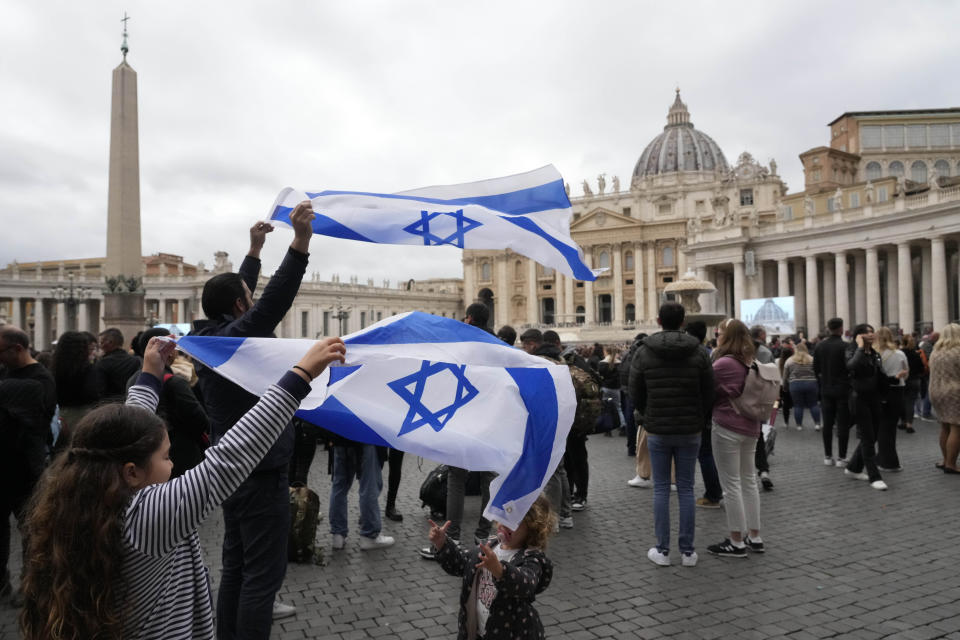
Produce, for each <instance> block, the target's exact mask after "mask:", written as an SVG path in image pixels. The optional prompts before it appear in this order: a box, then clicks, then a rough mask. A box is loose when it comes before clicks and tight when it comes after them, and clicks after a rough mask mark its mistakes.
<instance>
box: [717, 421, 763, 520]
mask: <svg viewBox="0 0 960 640" xmlns="http://www.w3.org/2000/svg"><path fill="white" fill-rule="evenodd" d="M711 435H712V437H713V443H712V444H713V454H714V457H715V459H716V461H717V471H718V472H719V473H720V486H722V487H723V501H724V504H726V509H727V528H728V529H729V530H730V531H731V532H734V531H740V532H745V531H747V530H749V529H755V530H757V531H759V530H760V491H759V490H758V489H757V474H756V473H755V472H754V468H755V465H754V460H753V457H754V454H755V452H756V447H757V439H756V438H754V437H752V436H745V435H742V434H739V433H736V432H735V431H730V430H729V429H726V428H724V427H722V426H720V425H719V424H717V423H716V422H714V423H713V433H712V434H711Z"/></svg>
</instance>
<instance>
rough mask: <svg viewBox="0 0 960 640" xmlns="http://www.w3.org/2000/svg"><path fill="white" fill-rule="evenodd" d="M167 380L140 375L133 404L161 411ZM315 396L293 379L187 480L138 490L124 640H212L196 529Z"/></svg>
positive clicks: (124, 598) (129, 543)
mask: <svg viewBox="0 0 960 640" xmlns="http://www.w3.org/2000/svg"><path fill="white" fill-rule="evenodd" d="M159 390H160V381H159V380H157V379H156V378H154V377H153V376H151V375H150V374H141V375H140V378H139V380H137V384H136V385H135V386H133V387H131V388H130V391H129V393H128V396H127V404H129V405H134V406H138V407H142V408H144V409H147V410H149V411H155V410H156V407H157V402H158V401H159V395H158V393H159ZM309 391H310V386H309V385H308V384H307V383H306V382H305V381H304V380H303V379H302V378H300V377H299V376H297V375H296V374H294V373H292V372H288V373H287V374H286V375H284V377H283V379H281V380H280V382H279V383H277V384H276V385H272V386H271V387H270V388H269V389H267V391H266V392H265V393H264V394H263V396H262V397H261V398H260V401H259V402H258V403H257V404H256V405H255V406H254V407H253V408H252V409H250V411H248V412H247V413H246V415H244V416H243V418H241V419H240V421H239V422H238V423H237V424H236V426H234V427H233V428H232V429H230V431H228V432H227V433H226V434H225V435H224V436H223V437H222V438H221V439H220V441H219V442H218V443H217V445H216V446H215V447H211V448H209V449H207V451H206V459H205V460H204V461H203V462H202V463H200V464H199V465H198V466H196V467H194V468H193V469H191V470H189V471H187V472H186V473H185V474H184V475H182V476H180V477H178V478H174V479H172V480H170V481H168V482H164V483H162V484H155V485H151V486H149V487H145V488H143V489H141V490H139V491H138V492H137V493H135V494H134V495H133V498H132V499H131V502H130V505H129V506H128V507H127V512H126V515H125V516H124V521H123V550H122V553H123V569H122V579H121V584H119V585H118V589H117V594H118V603H119V606H120V608H121V610H122V611H123V637H124V638H157V639H160V638H163V639H164V640H172V639H175V638H213V637H214V629H213V603H212V599H211V592H210V577H209V572H208V571H207V568H206V566H205V565H204V563H203V554H202V553H201V549H200V538H199V536H198V535H197V527H199V526H200V523H201V522H203V520H204V519H205V518H206V517H207V516H208V515H210V513H211V512H212V511H213V510H214V509H215V508H216V507H217V506H219V505H220V503H222V502H223V501H224V500H225V499H226V498H228V497H229V496H230V495H231V494H232V493H233V492H234V491H235V490H236V488H237V487H238V486H239V485H240V483H241V482H243V480H245V479H246V478H247V476H248V475H249V474H250V472H251V471H252V470H253V468H254V467H255V466H256V465H257V463H258V462H259V461H260V459H261V458H263V456H264V455H265V454H266V453H267V450H268V449H269V448H270V446H271V445H272V444H273V443H274V441H276V439H277V438H278V437H279V436H280V434H281V433H282V432H283V430H284V427H285V426H286V424H287V422H289V420H290V418H292V417H293V413H294V412H295V411H296V410H297V408H298V407H299V405H300V401H301V400H302V399H303V398H304V397H305V396H306V394H307V393H308V392H309Z"/></svg>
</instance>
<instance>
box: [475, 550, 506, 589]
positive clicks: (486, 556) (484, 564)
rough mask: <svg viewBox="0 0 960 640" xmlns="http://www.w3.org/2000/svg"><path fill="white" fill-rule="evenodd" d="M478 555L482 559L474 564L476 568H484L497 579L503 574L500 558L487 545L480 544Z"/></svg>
mask: <svg viewBox="0 0 960 640" xmlns="http://www.w3.org/2000/svg"><path fill="white" fill-rule="evenodd" d="M480 557H481V558H482V560H480V562H479V563H478V564H477V565H476V568H477V569H480V568H484V569H486V570H487V571H489V572H490V574H491V575H492V576H493V577H494V578H496V579H497V580H499V579H500V578H501V577H502V576H503V565H502V564H500V558H498V557H497V554H496V552H495V551H494V550H493V549H491V548H490V547H489V546H488V545H485V544H481V545H480Z"/></svg>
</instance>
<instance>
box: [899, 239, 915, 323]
mask: <svg viewBox="0 0 960 640" xmlns="http://www.w3.org/2000/svg"><path fill="white" fill-rule="evenodd" d="M897 291H898V293H899V294H900V295H899V296H897V318H898V320H897V321H898V322H899V323H900V328H901V329H903V332H904V333H912V332H913V327H914V323H915V318H914V312H913V261H912V260H911V259H910V245H909V244H908V243H906V242H903V243H901V244H898V245H897Z"/></svg>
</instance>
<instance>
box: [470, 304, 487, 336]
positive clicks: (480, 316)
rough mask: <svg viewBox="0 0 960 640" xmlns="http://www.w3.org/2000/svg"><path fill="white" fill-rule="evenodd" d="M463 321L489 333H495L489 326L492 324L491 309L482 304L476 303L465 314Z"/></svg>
mask: <svg viewBox="0 0 960 640" xmlns="http://www.w3.org/2000/svg"><path fill="white" fill-rule="evenodd" d="M463 321H464V322H465V323H466V324H469V325H470V326H473V327H480V328H481V329H483V330H484V331H486V332H487V333H493V332H492V331H490V328H489V327H488V326H487V325H488V324H489V323H490V309H489V308H488V307H487V305H485V304H483V303H482V302H474V303H473V304H471V305H470V306H469V307H467V310H466V311H464V313H463Z"/></svg>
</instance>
